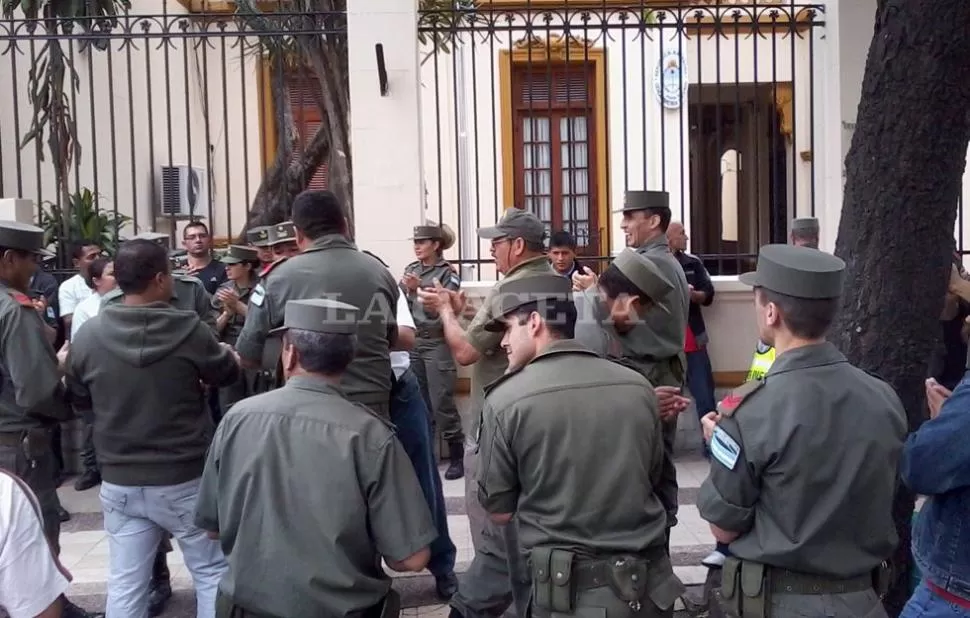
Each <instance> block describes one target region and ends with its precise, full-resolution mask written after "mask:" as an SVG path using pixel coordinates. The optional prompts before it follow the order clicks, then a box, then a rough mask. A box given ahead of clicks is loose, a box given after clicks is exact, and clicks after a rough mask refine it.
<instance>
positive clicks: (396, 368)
mask: <svg viewBox="0 0 970 618" xmlns="http://www.w3.org/2000/svg"><path fill="white" fill-rule="evenodd" d="M397 327H398V328H401V327H407V328H410V329H412V330H414V317H413V316H412V315H411V310H410V309H408V299H407V297H406V296H404V294H400V295H399V296H398V297H397ZM410 366H411V355H410V354H409V353H408V352H399V351H398V352H394V351H392V352H391V371H393V372H394V377H395V378H400V377H401V376H402V375H404V372H405V371H407V370H408V367H410Z"/></svg>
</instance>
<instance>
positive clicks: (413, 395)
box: [370, 254, 458, 600]
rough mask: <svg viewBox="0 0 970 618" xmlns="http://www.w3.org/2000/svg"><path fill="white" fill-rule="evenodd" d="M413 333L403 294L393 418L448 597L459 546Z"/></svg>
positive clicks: (433, 564) (440, 588) (440, 586)
mask: <svg viewBox="0 0 970 618" xmlns="http://www.w3.org/2000/svg"><path fill="white" fill-rule="evenodd" d="M370 255H372V256H373V254H370ZM374 257H377V256H374ZM377 259H378V260H380V258H377ZM382 263H383V261H382ZM385 266H386V264H385ZM414 337H415V327H414V317H413V316H412V315H411V310H410V309H409V308H408V301H407V296H405V295H404V294H401V295H400V296H399V297H398V299H397V344H396V346H395V347H396V348H397V349H396V350H392V351H391V371H393V372H394V384H393V386H392V387H391V422H392V423H394V426H395V427H396V428H397V438H398V440H400V441H401V444H402V445H403V446H404V451H405V452H406V453H407V454H408V458H409V459H410V460H411V465H412V466H414V472H415V474H416V475H417V477H418V483H419V484H420V485H421V491H422V493H424V499H425V501H426V502H427V503H428V508H429V509H431V518H432V520H433V521H434V525H435V529H436V530H437V531H438V538H436V539H435V540H434V541H433V542H432V543H431V546H430V550H431V559H430V560H429V561H428V570H429V571H431V574H432V575H434V579H435V590H436V592H437V593H438V597H440V598H441V599H442V600H448V599H450V598H451V597H452V595H454V594H455V592H457V591H458V578H457V577H456V576H455V559H456V557H457V549H456V548H455V544H454V543H453V542H452V540H451V537H450V536H449V534H448V511H447V509H446V507H445V494H444V491H443V490H442V488H441V476H439V474H438V467H437V466H436V465H435V459H434V448H433V446H432V441H431V440H432V437H431V436H432V432H431V414H430V413H429V412H428V406H427V404H426V403H425V402H424V397H423V396H422V395H421V385H420V384H419V383H418V378H417V376H416V375H414V373H413V372H412V371H411V357H410V354H408V350H409V349H410V348H411V346H413V345H414Z"/></svg>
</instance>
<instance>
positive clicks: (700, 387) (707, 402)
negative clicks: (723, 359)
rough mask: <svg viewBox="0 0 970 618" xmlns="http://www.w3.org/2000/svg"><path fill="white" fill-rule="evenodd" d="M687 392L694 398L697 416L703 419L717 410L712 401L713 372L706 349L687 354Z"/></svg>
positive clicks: (715, 403)
mask: <svg viewBox="0 0 970 618" xmlns="http://www.w3.org/2000/svg"><path fill="white" fill-rule="evenodd" d="M687 390H689V391H690V394H691V396H692V397H693V398H694V404H695V405H696V406H697V416H699V417H703V416H704V415H705V414H707V413H708V412H710V411H712V410H716V409H717V402H715V401H714V372H713V370H712V369H711V357H710V356H708V355H707V348H701V349H700V350H697V351H696V352H688V353H687Z"/></svg>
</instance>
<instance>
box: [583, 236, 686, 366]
mask: <svg viewBox="0 0 970 618" xmlns="http://www.w3.org/2000/svg"><path fill="white" fill-rule="evenodd" d="M614 269H615V270H616V271H619V273H620V274H621V275H623V277H625V278H626V279H627V280H628V281H629V282H630V283H632V284H633V285H634V286H636V288H637V289H638V290H639V291H640V293H641V294H643V295H644V296H646V297H647V298H649V299H650V301H651V302H653V303H655V306H656V307H657V308H659V309H660V310H661V311H663V307H664V306H663V305H661V304H657V303H659V301H661V300H663V299H664V298H666V297H667V295H669V294H670V292H671V291H672V290H673V289H674V286H673V284H672V283H671V282H670V281H668V280H667V278H666V277H664V275H663V273H661V272H660V269H659V268H658V267H657V265H656V263H655V261H654V260H653V259H652V258H649V257H646V256H644V255H641V254H639V253H637V252H636V251H634V250H633V249H630V248H629V247H627V248H626V249H624V250H623V251H621V252H620V253H619V255H617V256H616V259H614V260H613V263H612V264H610V265H609V266H608V267H607V271H610V270H614ZM573 300H574V301H575V305H576V312H577V316H578V317H577V320H576V335H575V339H576V341H578V342H579V343H581V344H583V345H584V346H586V347H587V348H589V349H590V350H592V351H594V352H596V353H597V354H598V355H600V356H605V357H613V358H616V359H619V358H621V356H622V351H621V349H620V347H619V340H618V339H619V334H618V333H617V331H616V328H615V327H614V326H613V325H612V324H611V323H610V321H609V317H610V309H609V307H608V306H607V305H606V302H605V299H604V298H603V293H602V292H601V291H600V289H599V287H598V286H592V287H590V288H587V289H586V290H584V291H583V292H582V293H580V294H575V295H573ZM647 309H648V310H649V309H651V307H648V308H647ZM624 363H626V364H627V365H628V366H629V367H631V368H632V367H635V368H636V369H637V371H640V372H641V374H643V373H644V372H643V371H642V370H641V367H640V365H639V364H638V363H635V362H633V361H630V360H624ZM644 377H646V376H644Z"/></svg>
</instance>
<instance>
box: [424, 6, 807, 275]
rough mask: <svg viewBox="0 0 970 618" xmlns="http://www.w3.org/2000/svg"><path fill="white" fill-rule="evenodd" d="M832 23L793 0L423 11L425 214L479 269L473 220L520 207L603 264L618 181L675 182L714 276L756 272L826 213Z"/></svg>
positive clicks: (613, 231)
mask: <svg viewBox="0 0 970 618" xmlns="http://www.w3.org/2000/svg"><path fill="white" fill-rule="evenodd" d="M821 26H824V21H823V11H822V6H821V5H819V4H814V3H802V2H790V1H782V0H776V1H767V0H762V1H760V2H744V1H738V0H734V1H726V0H717V1H715V0H709V1H702V2H691V3H688V2H669V3H664V2H657V1H655V0H628V1H623V2H615V1H612V0H594V1H590V2H585V3H578V2H573V3H570V4H569V5H565V3H563V5H558V6H556V7H553V6H551V3H544V2H539V1H536V0H531V1H529V0H524V1H520V2H502V1H501V0H496V1H493V2H491V3H489V2H481V3H478V6H477V8H474V9H473V8H460V6H459V7H456V8H453V9H445V10H435V11H422V12H421V15H420V20H419V28H418V30H419V34H420V37H421V41H422V42H423V43H424V56H423V58H422V79H423V82H424V84H423V85H424V90H423V95H424V97H425V101H424V103H423V107H424V118H423V120H424V126H425V137H426V139H425V143H426V145H425V167H426V169H427V170H428V171H427V173H426V178H427V185H428V186H427V194H428V202H429V204H428V209H429V211H430V212H431V213H432V215H433V216H434V215H435V214H436V215H437V217H438V219H439V220H443V221H446V222H449V223H452V224H453V225H456V226H457V228H458V245H459V248H458V251H459V253H460V260H459V261H460V262H461V263H463V264H465V265H466V266H468V267H469V268H470V269H471V270H473V271H481V269H482V266H481V265H482V264H485V263H487V262H488V261H489V260H488V255H487V246H485V245H483V244H482V243H480V242H479V241H477V239H476V237H475V234H474V230H475V228H477V227H479V226H481V225H487V224H489V223H490V222H491V221H493V220H494V219H495V218H496V217H498V216H499V215H500V213H501V211H502V210H504V209H505V208H507V207H509V206H519V207H524V208H527V209H530V210H532V211H533V212H535V213H536V214H537V215H538V216H539V217H540V218H541V219H543V221H545V222H546V225H547V227H548V228H549V229H550V230H551V231H553V230H559V229H564V230H566V231H569V232H570V233H572V235H573V236H574V237H575V239H576V241H577V245H578V251H577V252H578V254H579V255H580V256H582V257H583V258H585V259H586V260H587V261H589V260H593V261H597V262H601V261H603V260H605V259H608V258H607V257H606V256H608V255H610V254H611V253H612V252H613V251H614V250H615V249H616V248H617V247H618V246H622V242H620V237H619V234H620V232H619V226H620V218H619V215H616V214H614V212H613V211H614V210H616V209H617V208H619V206H620V205H621V204H622V200H623V194H624V192H625V191H626V190H628V189H631V190H636V189H651V190H665V191H667V192H668V193H669V194H670V203H671V208H672V210H673V217H674V219H675V220H680V221H682V222H684V224H685V226H686V231H687V233H688V235H689V236H690V238H691V250H692V252H693V253H695V254H698V255H700V257H701V258H702V259H703V260H704V262H705V264H706V265H707V267H708V268H709V270H710V271H711V273H712V274H735V273H738V272H740V271H743V270H746V269H748V268H750V267H751V266H752V265H753V260H754V257H755V255H756V253H757V250H758V247H759V246H761V245H762V244H765V243H767V242H785V241H786V240H787V235H788V225H789V222H790V220H791V219H792V218H794V217H796V216H814V215H815V205H816V199H817V197H816V191H815V186H816V171H815V165H814V162H813V157H812V151H813V148H814V144H815V139H816V128H817V127H816V114H815V101H816V77H817V74H818V66H816V46H817V45H818V40H819V37H820V32H821ZM442 41H444V42H446V43H449V44H447V45H444V46H442V45H441V44H440V43H441V42H442ZM473 276H474V275H473Z"/></svg>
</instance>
